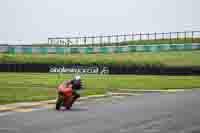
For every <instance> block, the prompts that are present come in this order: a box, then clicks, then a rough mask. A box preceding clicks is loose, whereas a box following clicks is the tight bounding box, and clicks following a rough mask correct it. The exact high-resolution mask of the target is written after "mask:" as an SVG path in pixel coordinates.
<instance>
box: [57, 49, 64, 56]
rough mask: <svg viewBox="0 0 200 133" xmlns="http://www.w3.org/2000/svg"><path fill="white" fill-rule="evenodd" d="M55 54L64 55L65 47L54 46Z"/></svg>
mask: <svg viewBox="0 0 200 133" xmlns="http://www.w3.org/2000/svg"><path fill="white" fill-rule="evenodd" d="M56 54H60V55H64V54H65V49H64V48H56Z"/></svg>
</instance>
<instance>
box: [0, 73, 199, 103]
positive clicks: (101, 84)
mask: <svg viewBox="0 0 200 133" xmlns="http://www.w3.org/2000/svg"><path fill="white" fill-rule="evenodd" d="M72 76H73V75H64V74H63V75H60V77H59V78H58V75H56V74H47V73H46V74H39V73H0V84H1V86H0V104H6V103H13V102H24V101H40V100H48V99H54V98H56V89H55V88H56V86H57V85H58V83H60V82H61V81H63V80H66V79H70V78H72ZM82 79H83V85H84V88H85V90H84V91H82V95H84V96H86V95H93V94H103V93H105V92H107V91H108V90H110V89H192V88H199V87H200V82H199V81H200V77H198V76H135V75H115V76H114V75H112V76H111V75H82Z"/></svg>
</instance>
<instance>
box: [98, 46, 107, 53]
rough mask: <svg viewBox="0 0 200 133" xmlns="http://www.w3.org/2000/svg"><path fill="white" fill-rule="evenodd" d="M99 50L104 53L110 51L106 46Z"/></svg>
mask: <svg viewBox="0 0 200 133" xmlns="http://www.w3.org/2000/svg"><path fill="white" fill-rule="evenodd" d="M99 52H100V53H104V54H107V53H109V51H108V48H106V47H102V48H99Z"/></svg>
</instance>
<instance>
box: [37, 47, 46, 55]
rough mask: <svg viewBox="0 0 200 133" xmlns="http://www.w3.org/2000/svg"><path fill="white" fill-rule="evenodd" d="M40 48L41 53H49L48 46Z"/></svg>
mask: <svg viewBox="0 0 200 133" xmlns="http://www.w3.org/2000/svg"><path fill="white" fill-rule="evenodd" d="M39 50H40V53H41V54H44V55H46V54H48V48H40V49H39Z"/></svg>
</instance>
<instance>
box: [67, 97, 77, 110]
mask: <svg viewBox="0 0 200 133" xmlns="http://www.w3.org/2000/svg"><path fill="white" fill-rule="evenodd" d="M78 98H80V95H79V94H77V95H75V96H74V97H73V99H72V102H71V104H70V106H69V107H68V108H69V109H70V108H71V107H72V105H73V104H74V102H75V101H76V100H77V99H78Z"/></svg>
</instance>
